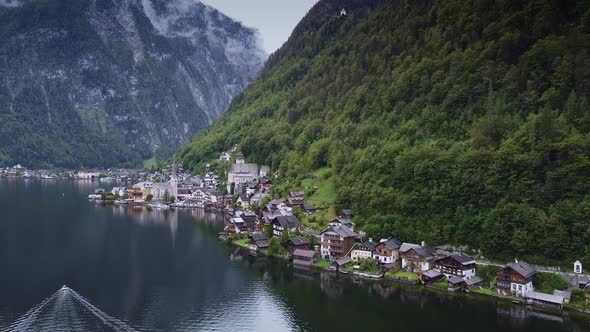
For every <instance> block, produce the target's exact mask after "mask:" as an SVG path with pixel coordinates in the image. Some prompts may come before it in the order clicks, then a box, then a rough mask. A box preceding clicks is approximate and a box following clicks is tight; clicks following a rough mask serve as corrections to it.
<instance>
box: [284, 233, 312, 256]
mask: <svg viewBox="0 0 590 332" xmlns="http://www.w3.org/2000/svg"><path fill="white" fill-rule="evenodd" d="M309 244H310V242H309V239H308V238H306V237H303V236H296V237H292V238H290V239H288V240H286V241H285V242H283V247H284V248H285V249H287V251H288V252H289V253H292V252H293V251H295V249H309Z"/></svg>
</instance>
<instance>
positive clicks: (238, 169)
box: [229, 164, 258, 175]
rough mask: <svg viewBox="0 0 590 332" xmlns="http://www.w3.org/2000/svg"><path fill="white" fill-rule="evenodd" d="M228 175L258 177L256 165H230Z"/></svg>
mask: <svg viewBox="0 0 590 332" xmlns="http://www.w3.org/2000/svg"><path fill="white" fill-rule="evenodd" d="M229 172H230V173H234V174H237V173H244V174H252V175H258V165H257V164H232V165H231V167H230V169H229Z"/></svg>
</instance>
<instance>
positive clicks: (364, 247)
mask: <svg viewBox="0 0 590 332" xmlns="http://www.w3.org/2000/svg"><path fill="white" fill-rule="evenodd" d="M376 244H377V243H375V242H373V241H372V240H371V239H369V241H366V242H362V243H361V242H357V243H355V244H353V245H352V248H351V249H350V258H351V259H352V260H353V261H355V262H358V261H360V260H363V259H372V258H373V252H374V251H375V245H376Z"/></svg>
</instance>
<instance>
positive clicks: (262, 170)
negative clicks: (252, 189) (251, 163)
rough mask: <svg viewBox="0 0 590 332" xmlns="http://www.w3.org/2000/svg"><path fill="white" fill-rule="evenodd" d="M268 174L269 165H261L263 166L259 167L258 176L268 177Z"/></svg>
mask: <svg viewBox="0 0 590 332" xmlns="http://www.w3.org/2000/svg"><path fill="white" fill-rule="evenodd" d="M269 174H270V167H268V166H266V165H263V166H261V167H260V174H259V176H260V177H261V178H265V177H268V175H269Z"/></svg>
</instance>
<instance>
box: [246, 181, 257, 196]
mask: <svg viewBox="0 0 590 332" xmlns="http://www.w3.org/2000/svg"><path fill="white" fill-rule="evenodd" d="M245 189H246V195H248V197H250V196H252V195H253V194H254V193H255V192H256V190H258V185H257V184H256V183H254V182H251V183H247V184H246V186H245Z"/></svg>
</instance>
